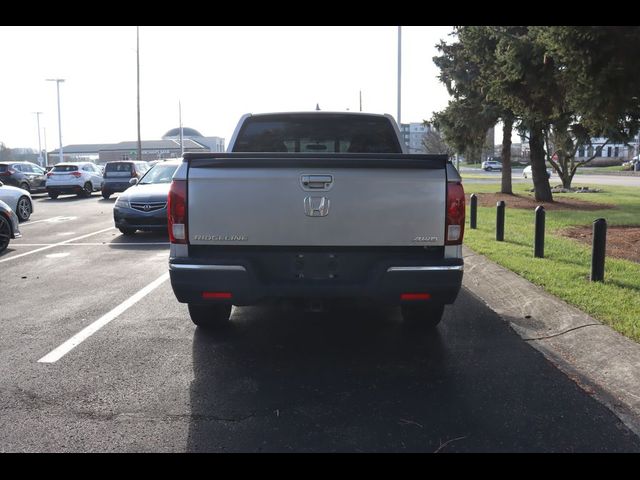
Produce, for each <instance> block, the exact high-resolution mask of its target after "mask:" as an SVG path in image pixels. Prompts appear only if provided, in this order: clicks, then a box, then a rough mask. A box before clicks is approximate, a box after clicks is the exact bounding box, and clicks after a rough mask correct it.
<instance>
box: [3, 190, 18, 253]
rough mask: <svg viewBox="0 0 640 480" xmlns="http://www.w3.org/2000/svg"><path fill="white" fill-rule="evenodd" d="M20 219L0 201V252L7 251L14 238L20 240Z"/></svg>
mask: <svg viewBox="0 0 640 480" xmlns="http://www.w3.org/2000/svg"><path fill="white" fill-rule="evenodd" d="M20 237H21V235H20V229H19V227H18V217H17V216H16V214H15V213H14V212H13V210H11V208H10V207H9V205H7V204H6V203H4V202H3V201H2V200H0V252H2V251H4V250H6V248H7V247H8V246H9V242H10V241H11V239H12V238H20Z"/></svg>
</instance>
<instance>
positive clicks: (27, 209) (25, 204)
mask: <svg viewBox="0 0 640 480" xmlns="http://www.w3.org/2000/svg"><path fill="white" fill-rule="evenodd" d="M31 212H33V205H31V200H29V197H27V196H25V195H23V196H22V197H20V198H19V199H18V204H17V205H16V215H18V218H19V219H20V221H21V222H24V221H26V220H29V217H30V216H31Z"/></svg>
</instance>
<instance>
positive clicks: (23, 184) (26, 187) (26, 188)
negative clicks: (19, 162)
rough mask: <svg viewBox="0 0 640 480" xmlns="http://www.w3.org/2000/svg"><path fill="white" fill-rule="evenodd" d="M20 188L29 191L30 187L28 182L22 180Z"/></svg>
mask: <svg viewBox="0 0 640 480" xmlns="http://www.w3.org/2000/svg"><path fill="white" fill-rule="evenodd" d="M20 188H21V189H23V190H26V191H27V192H29V193H31V187H30V186H29V184H28V183H25V182H22V183H21V184H20Z"/></svg>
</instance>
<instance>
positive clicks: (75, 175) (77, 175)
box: [71, 172, 82, 178]
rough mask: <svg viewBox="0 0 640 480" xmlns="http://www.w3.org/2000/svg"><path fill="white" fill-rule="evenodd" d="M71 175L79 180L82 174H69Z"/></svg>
mask: <svg viewBox="0 0 640 480" xmlns="http://www.w3.org/2000/svg"><path fill="white" fill-rule="evenodd" d="M71 175H73V176H74V177H76V178H80V177H81V176H82V173H80V172H71Z"/></svg>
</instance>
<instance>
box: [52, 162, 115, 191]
mask: <svg viewBox="0 0 640 480" xmlns="http://www.w3.org/2000/svg"><path fill="white" fill-rule="evenodd" d="M103 181H104V179H103V177H102V170H101V169H100V167H98V166H97V165H96V164H94V163H91V162H65V163H58V164H57V165H56V166H54V167H53V169H51V171H50V172H49V173H47V184H46V186H47V193H49V196H50V197H51V198H58V195H60V194H77V195H81V196H83V197H89V196H91V193H92V192H95V191H98V190H100V189H102V183H103Z"/></svg>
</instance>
